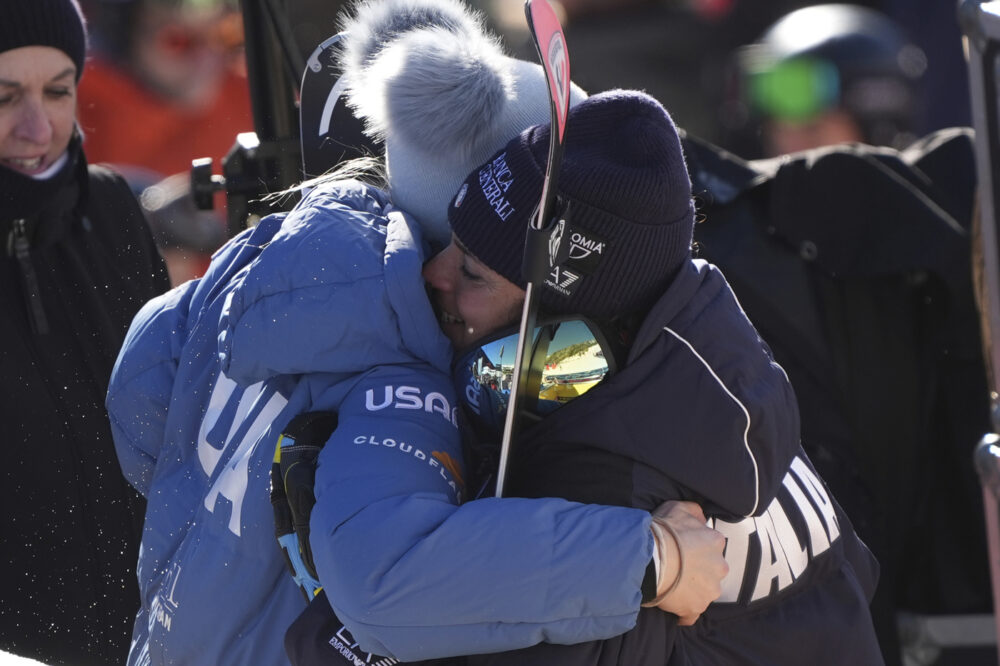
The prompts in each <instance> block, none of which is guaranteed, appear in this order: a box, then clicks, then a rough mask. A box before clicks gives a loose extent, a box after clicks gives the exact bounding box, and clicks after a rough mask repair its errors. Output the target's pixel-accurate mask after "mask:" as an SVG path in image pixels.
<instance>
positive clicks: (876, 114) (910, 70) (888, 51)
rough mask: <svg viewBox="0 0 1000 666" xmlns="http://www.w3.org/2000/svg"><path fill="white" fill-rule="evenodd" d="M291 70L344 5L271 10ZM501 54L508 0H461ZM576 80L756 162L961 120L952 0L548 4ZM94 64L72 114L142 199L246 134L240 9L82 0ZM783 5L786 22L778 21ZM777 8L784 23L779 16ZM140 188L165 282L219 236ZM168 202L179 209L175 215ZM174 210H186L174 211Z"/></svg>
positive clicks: (511, 7)
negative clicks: (644, 104) (646, 107)
mask: <svg viewBox="0 0 1000 666" xmlns="http://www.w3.org/2000/svg"><path fill="white" fill-rule="evenodd" d="M277 4H278V5H279V6H280V7H281V8H282V9H283V10H284V11H285V13H286V15H287V16H288V17H289V19H290V23H291V27H292V31H293V34H294V37H295V40H296V42H297V45H298V47H299V49H300V50H301V54H302V57H303V59H304V58H307V57H308V56H309V55H310V54H311V53H312V51H313V49H314V48H315V47H316V45H318V44H319V43H320V42H322V41H323V40H324V39H326V38H327V37H329V33H330V31H331V30H332V26H333V25H334V17H335V16H336V15H337V13H338V12H339V11H341V10H342V9H343V8H344V6H346V4H347V3H346V2H344V1H343V0H277ZM470 4H472V5H474V6H476V7H478V8H479V9H481V10H482V11H484V12H485V13H486V15H487V16H488V18H489V20H490V22H491V23H492V27H493V28H494V29H495V30H496V31H497V32H499V33H500V34H501V35H502V36H503V37H504V40H505V42H506V43H507V46H508V48H509V49H510V50H511V51H512V52H513V54H514V55H517V56H520V57H525V58H534V57H535V55H534V53H533V50H532V47H531V45H530V42H529V41H528V35H527V32H526V26H525V21H524V17H523V8H522V4H521V3H520V2H514V1H512V0H472V1H471V3H470ZM555 4H556V5H558V7H559V10H560V11H561V14H562V16H563V20H564V27H565V32H566V36H567V40H568V42H569V43H570V44H571V45H572V49H571V54H572V55H571V65H572V69H573V79H574V80H575V81H577V82H579V84H580V85H581V86H583V87H584V88H585V89H587V90H592V91H599V90H605V89H608V88H612V87H623V88H637V89H643V90H646V91H647V92H649V93H650V94H652V95H654V96H655V97H657V98H658V99H659V100H660V101H661V102H663V104H664V105H665V106H666V107H667V108H668V109H670V111H671V113H672V114H673V115H674V117H675V119H676V120H677V122H678V124H679V125H680V126H681V127H683V128H684V129H685V130H686V131H688V132H689V133H691V134H693V135H695V136H698V137H700V138H702V139H704V140H707V141H709V142H711V143H713V144H715V145H717V146H720V147H722V148H725V149H727V150H730V151H732V152H734V153H736V154H738V155H740V156H741V157H744V158H748V159H753V158H759V157H764V156H768V155H777V154H782V153H787V152H790V151H794V150H801V149H805V148H810V147H814V146H816V145H825V144H829V143H836V142H838V141H845V140H849V141H855V140H857V141H865V142H867V143H872V144H876V145H892V146H895V147H903V146H905V145H906V144H908V143H909V142H910V141H912V140H913V139H914V138H916V137H919V136H923V135H925V134H927V133H928V132H930V131H932V130H936V129H939V128H944V127H954V126H965V125H968V124H969V123H970V120H969V101H968V82H967V75H966V71H965V62H964V58H963V54H962V47H961V39H960V32H959V27H958V23H957V19H956V11H955V3H954V2H953V1H952V0H907V1H905V2H904V1H903V0H882V1H869V2H861V3H855V4H852V5H849V6H848V5H839V6H833V5H830V6H826V7H824V8H813V9H810V10H807V11H803V12H795V10H797V9H802V8H803V7H807V6H809V5H815V4H817V3H809V2H803V1H801V0H774V1H772V2H766V3H764V2H750V1H749V0H562V1H561V2H557V3H555ZM83 9H84V12H85V14H86V15H87V18H88V21H89V26H90V31H91V54H90V57H89V59H88V64H87V70H86V76H85V77H84V78H83V80H82V84H81V86H80V105H79V115H80V122H81V125H82V127H83V130H84V131H85V133H86V136H87V154H88V157H89V158H90V159H91V160H92V161H94V162H108V163H111V164H114V165H115V166H116V167H118V169H119V170H120V171H121V172H122V173H124V174H125V176H126V177H127V178H128V180H129V182H130V183H132V184H133V186H134V188H135V189H136V191H137V193H140V194H141V193H142V192H143V191H144V190H145V189H146V188H147V187H150V186H152V185H154V184H156V183H158V181H160V180H162V179H164V178H166V177H168V176H172V175H174V174H177V173H181V172H187V170H188V169H189V168H190V162H191V160H192V159H194V158H196V157H212V158H214V159H215V160H216V161H217V162H218V161H219V160H221V158H222V157H223V156H224V155H225V154H226V152H227V151H228V150H229V148H230V147H231V146H232V145H233V142H234V138H235V135H236V134H237V133H238V132H246V131H251V130H253V120H252V117H251V111H250V108H251V107H250V103H249V99H248V86H247V80H246V67H245V64H244V60H243V49H242V45H243V25H242V21H241V17H240V7H239V3H238V2H237V0H84V1H83ZM793 12H795V13H794V14H792V13H793ZM789 14H792V15H789ZM172 183H173V184H172V185H171V184H170V183H167V184H163V185H162V186H160V187H158V188H157V189H156V190H155V191H153V192H150V193H149V196H148V197H146V199H145V201H146V202H147V203H148V209H149V210H150V212H151V214H152V217H153V220H154V224H155V225H156V232H157V234H158V238H159V239H160V241H161V243H162V244H163V247H164V248H165V249H166V251H167V252H168V253H170V256H169V257H168V259H169V260H170V263H171V266H172V271H173V273H174V275H175V281H180V280H183V279H186V278H188V277H192V276H194V275H197V274H198V272H199V270H201V269H203V267H204V265H205V256H206V253H209V252H211V250H212V249H213V248H214V247H217V246H218V245H219V244H220V243H221V242H222V241H223V240H224V238H225V233H224V232H223V233H220V231H219V229H220V228H222V229H224V224H222V223H221V222H220V221H219V219H220V217H221V216H220V215H219V214H215V216H214V217H213V214H211V213H208V214H202V213H194V212H193V210H194V209H193V208H190V207H187V206H186V205H184V204H177V203H176V202H177V200H178V199H183V198H184V188H185V184H184V181H183V179H175V180H174V181H172ZM178 206H179V207H178ZM180 211H184V214H183V215H181V214H180Z"/></svg>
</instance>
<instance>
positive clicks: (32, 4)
mask: <svg viewBox="0 0 1000 666" xmlns="http://www.w3.org/2000/svg"><path fill="white" fill-rule="evenodd" d="M2 4H3V9H0V16H2V18H0V53H2V52H4V51H10V50H12V49H17V48H21V47H22V46H51V47H53V48H56V49H59V50H60V51H62V52H63V53H65V54H66V55H68V56H69V59H70V60H72V61H73V64H75V65H76V80H77V81H79V80H80V76H81V75H82V74H83V60H84V57H85V56H86V54H87V33H86V30H85V29H84V19H83V13H82V12H81V11H80V6H79V5H78V4H77V3H76V0H2Z"/></svg>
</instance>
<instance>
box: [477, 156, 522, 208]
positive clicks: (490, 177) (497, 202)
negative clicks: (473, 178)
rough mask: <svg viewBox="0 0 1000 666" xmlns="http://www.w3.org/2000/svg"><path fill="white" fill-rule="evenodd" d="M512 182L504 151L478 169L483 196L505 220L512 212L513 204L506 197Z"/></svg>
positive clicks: (512, 175)
mask: <svg viewBox="0 0 1000 666" xmlns="http://www.w3.org/2000/svg"><path fill="white" fill-rule="evenodd" d="M513 184H514V174H513V173H511V171H510V167H508V166H507V153H506V152H503V153H500V154H499V155H497V157H496V159H494V160H493V161H492V162H490V163H489V164H487V165H486V166H485V167H483V168H482V169H480V170H479V186H480V187H481V188H482V190H483V197H484V198H485V199H486V203H487V205H489V207H490V208H492V209H493V212H494V213H496V214H497V217H499V218H500V219H501V220H506V219H507V218H508V217H510V215H511V213H513V212H514V206H513V205H511V203H510V201H509V200H508V199H507V190H509V189H510V186H511V185H513Z"/></svg>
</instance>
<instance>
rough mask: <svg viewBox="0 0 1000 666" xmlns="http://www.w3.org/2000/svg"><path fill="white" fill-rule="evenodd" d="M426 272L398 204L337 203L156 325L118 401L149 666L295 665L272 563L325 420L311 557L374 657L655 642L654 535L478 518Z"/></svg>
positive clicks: (365, 192)
mask: <svg viewBox="0 0 1000 666" xmlns="http://www.w3.org/2000/svg"><path fill="white" fill-rule="evenodd" d="M422 262H423V253H422V251H421V240H420V236H419V229H418V228H417V227H416V225H415V224H414V223H413V222H412V220H411V219H410V218H408V217H407V216H405V215H403V214H402V213H401V212H399V211H393V210H392V209H391V207H390V206H389V205H388V202H387V199H386V197H385V195H384V193H382V192H381V191H379V190H375V189H373V188H369V187H367V186H363V185H360V184H358V183H343V182H342V183H336V184H327V185H324V186H322V187H320V188H317V189H315V190H313V191H312V192H311V193H310V194H309V195H308V196H307V197H305V198H304V199H303V201H302V202H301V203H300V204H299V206H297V207H296V209H295V210H294V211H292V212H291V213H290V214H288V216H287V217H282V216H272V217H268V218H265V219H264V220H263V221H261V223H260V224H259V225H258V226H257V227H255V228H253V229H250V230H247V231H246V232H244V233H243V234H241V235H240V236H238V237H237V238H235V239H234V240H233V241H231V242H230V243H228V244H227V245H226V246H225V247H224V248H223V249H221V250H220V251H219V252H218V253H217V254H216V255H215V257H214V258H213V261H212V264H211V266H210V268H209V270H208V272H207V273H206V275H205V276H204V277H203V278H202V279H200V280H196V281H192V282H189V283H187V284H185V285H182V286H180V287H178V288H176V289H174V290H173V291H171V292H168V293H167V294H165V295H163V296H161V297H159V298H156V299H154V300H153V301H150V302H149V303H148V304H147V305H146V306H145V307H144V308H143V309H142V311H141V312H140V313H139V314H138V315H137V316H136V318H135V320H134V322H133V324H132V327H131V329H130V331H129V334H128V337H127V339H126V342H125V345H124V347H123V349H122V351H121V354H120V356H119V359H118V362H117V365H116V367H115V370H114V375H113V377H112V381H111V386H110V389H109V393H108V399H107V406H108V409H109V412H110V415H111V420H112V428H113V433H114V439H115V446H116V448H117V451H118V455H119V458H120V462H121V466H122V469H123V470H124V472H125V475H126V476H127V478H128V479H129V481H130V482H131V483H132V484H133V485H134V486H135V487H136V488H137V489H139V490H140V492H142V493H143V495H145V496H146V498H147V500H148V509H147V513H146V523H145V530H144V533H143V538H142V546H141V553H140V557H139V563H138V576H139V583H140V588H141V592H142V608H141V610H140V612H139V615H138V617H137V619H136V624H135V629H134V642H133V646H132V651H131V654H130V655H129V664H130V665H133V664H136V665H138V664H186V665H198V664H206V665H208V664H211V665H213V666H221V665H225V664H240V665H244V664H254V665H255V666H261V665H263V666H267V665H270V664H286V663H287V659H286V657H285V654H284V651H283V648H282V639H283V635H284V632H285V629H286V628H287V626H288V625H289V624H290V623H291V621H292V620H293V619H294V618H295V617H296V616H297V615H298V614H299V613H300V612H301V611H302V609H303V608H304V607H305V602H304V601H303V598H302V596H301V593H300V592H299V591H298V588H297V587H296V586H295V584H294V583H293V582H292V578H291V576H289V575H288V573H287V571H286V570H285V567H284V563H283V559H282V555H281V551H280V550H279V548H278V546H277V544H276V542H275V538H274V524H273V518H272V510H271V507H270V504H269V475H268V473H269V469H270V465H271V461H272V458H273V455H274V448H275V444H276V441H277V437H278V434H279V433H280V432H281V431H282V429H283V427H284V426H285V425H286V424H287V423H288V421H290V420H291V418H292V417H293V416H295V415H297V414H299V413H301V412H304V411H311V410H329V409H332V410H335V411H337V412H338V416H339V426H338V428H337V430H336V432H335V433H334V435H333V437H332V438H331V440H330V442H328V444H327V445H326V447H325V448H324V450H323V453H322V454H321V457H320V464H319V467H318V470H317V477H316V495H317V500H318V503H317V506H316V508H315V510H314V512H313V521H312V534H313V536H312V540H311V541H312V546H313V552H314V556H315V559H316V564H317V568H318V569H319V572H320V579H321V582H323V583H324V585H325V586H326V589H327V592H328V594H329V596H330V598H331V600H332V604H333V605H334V606H335V608H336V609H337V610H338V612H339V613H340V614H341V615H342V618H343V619H344V620H345V621H346V622H348V623H349V625H350V627H351V629H352V631H354V632H355V636H356V637H357V638H358V639H359V640H360V641H361V642H362V644H363V645H364V646H366V647H368V648H369V649H372V650H374V651H376V652H381V653H383V654H393V655H395V656H398V657H401V658H404V659H413V658H418V657H430V656H448V655H454V654H463V653H468V652H470V651H477V652H480V651H483V650H490V649H492V650H502V649H512V648H518V647H524V646H528V645H532V644H534V643H536V642H538V641H542V640H550V641H555V642H573V641H583V640H594V639H598V638H604V637H608V636H612V635H616V634H620V633H622V632H624V631H626V630H628V629H629V628H631V627H632V626H633V625H634V624H635V621H636V616H637V614H638V610H639V600H640V585H641V582H642V577H643V574H644V572H645V568H646V566H647V564H648V563H649V560H650V557H651V553H652V544H651V533H650V530H649V521H650V519H649V515H648V513H646V512H645V511H641V510H638V509H630V508H620V507H602V506H588V505H581V504H576V503H571V502H567V501H565V500H556V499H543V500H503V501H482V502H473V503H469V504H466V505H464V506H459V503H460V501H461V496H462V483H463V461H462V455H461V449H460V444H459V439H458V432H457V428H456V426H455V414H454V410H455V400H454V391H453V388H452V387H451V380H450V378H449V377H448V374H447V372H448V366H449V363H450V355H451V349H450V347H449V345H448V342H447V340H446V339H445V338H444V337H443V336H442V335H441V333H440V330H439V328H438V325H437V322H436V320H435V318H434V315H433V312H432V310H431V308H430V306H429V304H428V301H427V299H426V295H425V293H424V286H423V282H422V280H421V277H420V270H421V266H422ZM486 580H488V581H491V582H492V585H490V586H489V588H488V589H485V588H486V586H485V585H484V581H486ZM581 581H588V582H587V583H586V584H581ZM369 628H377V629H378V630H379V631H378V633H379V636H380V637H381V640H379V641H375V640H374V639H373V638H372V634H371V632H370V631H368V629H369Z"/></svg>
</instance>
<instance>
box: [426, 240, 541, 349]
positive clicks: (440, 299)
mask: <svg viewBox="0 0 1000 666" xmlns="http://www.w3.org/2000/svg"><path fill="white" fill-rule="evenodd" d="M423 274H424V280H426V281H427V284H428V287H429V288H430V298H431V305H432V306H433V307H434V311H435V312H436V313H437V315H438V323H439V324H440V325H441V330H442V331H444V334H445V335H446V336H448V338H449V339H450V340H451V342H452V344H453V345H454V346H455V349H456V351H461V350H463V349H465V348H467V347H468V346H469V345H471V344H472V343H473V342H475V341H476V340H479V339H481V338H483V337H485V336H487V335H489V334H490V333H493V332H494V331H497V330H500V329H501V328H504V327H506V326H509V325H511V324H513V323H515V322H517V321H518V319H519V318H520V316H521V306H522V304H523V303H524V290H523V289H521V288H520V287H518V286H517V285H516V284H514V283H513V282H511V281H509V280H507V279H506V278H505V277H503V276H502V275H500V274H499V273H497V272H496V271H494V270H492V269H490V268H489V267H487V266H486V265H485V264H483V263H482V262H481V261H479V260H478V259H476V258H475V257H474V256H473V255H472V254H471V253H469V252H468V251H467V250H466V249H465V248H464V247H463V246H462V245H461V243H460V242H459V241H458V240H457V239H455V238H452V242H451V244H450V245H449V246H448V247H446V248H445V249H444V250H442V251H441V252H440V253H438V254H437V255H436V256H435V257H434V258H432V259H431V260H430V261H428V262H427V263H426V264H424V273H423Z"/></svg>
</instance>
